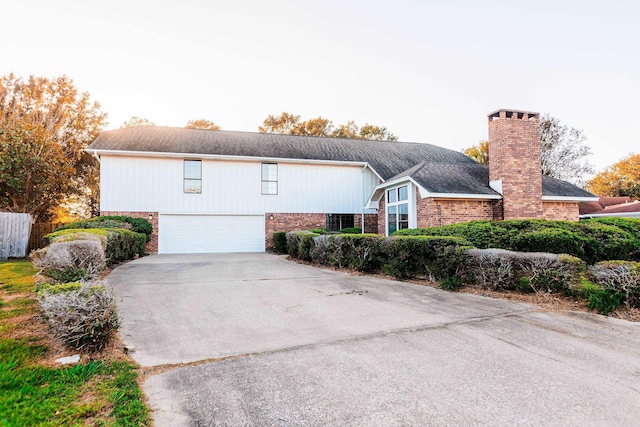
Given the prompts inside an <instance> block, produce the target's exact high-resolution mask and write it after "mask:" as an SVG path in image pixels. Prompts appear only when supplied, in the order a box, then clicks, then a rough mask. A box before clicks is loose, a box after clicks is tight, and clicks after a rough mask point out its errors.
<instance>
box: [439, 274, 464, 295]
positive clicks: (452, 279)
mask: <svg viewBox="0 0 640 427" xmlns="http://www.w3.org/2000/svg"><path fill="white" fill-rule="evenodd" d="M438 287H439V288H440V289H444V290H447V291H459V290H460V288H462V281H461V280H460V277H458V276H449V277H444V278H443V279H442V280H440V286H438Z"/></svg>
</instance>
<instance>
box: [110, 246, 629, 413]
mask: <svg viewBox="0 0 640 427" xmlns="http://www.w3.org/2000/svg"><path fill="white" fill-rule="evenodd" d="M108 283H109V284H111V285H112V286H113V287H114V288H115V289H116V292H117V296H118V304H119V310H120V314H121V317H122V320H123V328H122V331H121V335H122V338H123V340H124V341H125V343H126V344H127V345H128V346H130V347H132V348H134V350H135V351H134V352H133V353H132V355H133V357H134V358H135V359H136V360H137V361H138V362H139V363H140V364H142V365H143V366H159V367H163V366H164V365H170V366H169V368H171V369H167V370H166V372H164V373H161V374H157V375H153V376H151V377H149V378H148V379H147V380H146V382H145V383H144V385H143V388H144V390H145V392H146V393H147V395H148V397H149V402H150V404H151V406H152V408H153V409H154V420H155V423H156V425H157V426H165V425H166V426H175V425H185V426H186V425H198V426H205V425H206V426H208V425H256V426H262V425H287V426H288V425H363V426H364V425H367V426H370V425H381V426H382V425H384V426H388V425H514V424H517V425H635V424H637V420H638V419H640V385H639V384H640V325H639V324H634V323H629V322H624V321H620V320H616V319H610V318H605V317H603V316H596V315H589V314H582V313H579V314H578V313H567V314H563V313H545V312H540V311H537V310H535V308H534V307H531V306H527V305H523V304H515V303H510V302H507V301H500V300H492V299H489V298H484V297H479V296H475V295H471V294H464V293H450V292H445V291H440V290H437V289H433V288H429V287H424V286H419V285H413V284H407V283H401V282H395V281H390V280H384V279H379V278H373V277H367V276H359V275H349V274H347V273H344V272H336V271H332V270H325V269H318V268H315V267H311V266H306V265H300V264H296V263H293V262H290V261H287V260H285V259H284V258H283V257H280V256H276V255H270V254H223V255H155V256H149V257H144V258H142V259H139V260H136V261H134V262H131V263H127V264H124V265H123V266H121V267H119V268H118V269H116V270H115V271H114V272H113V273H112V274H111V275H110V276H109V277H108ZM175 364H188V365H187V366H182V367H174V366H173V365H175Z"/></svg>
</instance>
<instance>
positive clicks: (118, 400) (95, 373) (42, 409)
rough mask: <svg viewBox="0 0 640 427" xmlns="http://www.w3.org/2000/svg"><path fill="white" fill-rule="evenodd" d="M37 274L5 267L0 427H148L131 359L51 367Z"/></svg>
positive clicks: (0, 281)
mask: <svg viewBox="0 0 640 427" xmlns="http://www.w3.org/2000/svg"><path fill="white" fill-rule="evenodd" d="M34 273H35V270H34V269H33V267H32V266H31V263H30V262H26V261H7V262H0V426H81V425H82V426H85V425H93V426H144V425H149V424H150V418H149V410H148V409H147V407H146V405H145V403H144V398H143V395H142V393H141V391H140V388H139V387H138V382H137V376H138V374H137V370H136V366H135V365H133V364H132V363H130V362H129V361H128V360H127V359H126V358H124V357H100V355H98V357H97V358H96V357H95V356H94V357H93V360H88V358H83V360H84V359H87V361H85V362H83V363H79V364H77V365H73V366H64V367H63V366H59V365H56V364H53V363H51V361H50V358H51V352H52V349H51V339H50V338H49V337H48V335H47V330H46V324H45V323H44V322H43V321H42V320H41V319H40V317H39V313H38V306H37V303H36V301H35V295H34V293H33V286H34V283H33V278H32V276H33V274H34ZM73 353H74V352H73V351H71V350H70V351H69V352H68V353H67V355H69V354H73Z"/></svg>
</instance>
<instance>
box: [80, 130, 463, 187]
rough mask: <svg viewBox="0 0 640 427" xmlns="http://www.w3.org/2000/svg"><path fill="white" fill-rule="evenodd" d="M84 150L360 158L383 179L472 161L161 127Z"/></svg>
mask: <svg viewBox="0 0 640 427" xmlns="http://www.w3.org/2000/svg"><path fill="white" fill-rule="evenodd" d="M88 150H98V151H104V150H106V151H133V152H149V153H183V154H200V155H219V156H243V157H258V158H281V159H303V160H327V161H343V162H361V163H368V164H369V165H370V166H371V167H372V168H373V169H374V170H375V171H376V173H378V174H379V175H380V177H381V178H382V179H384V180H388V179H389V178H391V177H392V176H394V175H397V174H398V173H400V172H402V171H404V170H406V169H408V168H410V167H412V166H414V165H415V164H416V162H420V161H423V160H425V161H428V162H432V163H470V164H473V163H475V162H474V161H473V160H472V159H470V158H469V157H467V156H465V155H464V154H463V153H461V152H457V151H453V150H449V149H447V148H442V147H437V146H435V145H431V144H419V143H412V142H386V141H367V140H355V139H341V138H320V137H310V136H291V135H279V134H269V133H254V132H235V131H214V130H203V129H185V128H170V127H162V126H136V127H129V128H123V129H115V130H108V131H104V132H102V133H101V134H100V136H98V138H96V139H95V141H93V143H91V145H90V146H89V147H88Z"/></svg>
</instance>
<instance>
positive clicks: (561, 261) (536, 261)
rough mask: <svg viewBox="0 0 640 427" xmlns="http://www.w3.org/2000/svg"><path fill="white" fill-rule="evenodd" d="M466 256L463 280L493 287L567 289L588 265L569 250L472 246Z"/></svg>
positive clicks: (483, 286) (504, 288)
mask: <svg viewBox="0 0 640 427" xmlns="http://www.w3.org/2000/svg"><path fill="white" fill-rule="evenodd" d="M464 256H465V258H466V259H465V261H464V265H465V270H464V274H463V276H464V282H466V283H469V284H472V285H476V286H479V287H481V288H483V289H491V290H519V291H524V292H527V291H533V292H549V293H552V292H567V291H569V290H571V289H573V287H574V285H575V284H576V282H577V280H579V278H580V273H581V272H582V271H584V269H585V263H584V261H582V260H580V259H579V258H576V257H574V256H571V255H566V254H559V255H558V254H552V253H545V252H515V251H507V250H504V249H469V250H467V251H465V254H464Z"/></svg>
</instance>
